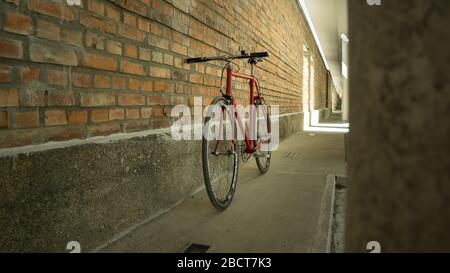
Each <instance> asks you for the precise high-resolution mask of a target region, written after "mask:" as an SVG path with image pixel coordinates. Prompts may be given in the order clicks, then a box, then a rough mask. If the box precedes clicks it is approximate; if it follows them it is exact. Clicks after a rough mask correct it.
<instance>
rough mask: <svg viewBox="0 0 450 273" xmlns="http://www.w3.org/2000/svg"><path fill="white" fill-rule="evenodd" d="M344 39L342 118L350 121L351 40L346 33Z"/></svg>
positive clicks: (342, 37)
mask: <svg viewBox="0 0 450 273" xmlns="http://www.w3.org/2000/svg"><path fill="white" fill-rule="evenodd" d="M341 39H342V53H341V54H342V56H341V58H342V77H341V79H342V120H343V121H348V119H349V108H350V105H349V92H348V62H349V58H348V44H349V40H348V38H347V37H346V36H345V35H342V36H341Z"/></svg>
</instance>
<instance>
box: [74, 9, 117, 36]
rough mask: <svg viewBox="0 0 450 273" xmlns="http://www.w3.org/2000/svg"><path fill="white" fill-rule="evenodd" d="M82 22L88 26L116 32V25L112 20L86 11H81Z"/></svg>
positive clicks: (107, 31) (102, 30)
mask: <svg viewBox="0 0 450 273" xmlns="http://www.w3.org/2000/svg"><path fill="white" fill-rule="evenodd" d="M80 24H82V25H83V26H85V27H87V28H93V29H96V30H99V31H101V32H106V33H115V32H116V26H115V24H113V23H112V22H111V21H110V20H107V19H102V18H98V17H94V16H92V15H90V14H89V13H87V12H84V11H81V12H80Z"/></svg>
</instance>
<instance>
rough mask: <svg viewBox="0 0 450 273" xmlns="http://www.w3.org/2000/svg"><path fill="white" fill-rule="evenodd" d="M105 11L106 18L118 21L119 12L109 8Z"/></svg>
mask: <svg viewBox="0 0 450 273" xmlns="http://www.w3.org/2000/svg"><path fill="white" fill-rule="evenodd" d="M105 10H106V16H107V17H108V18H110V19H113V20H115V21H120V12H119V11H118V10H117V9H115V8H113V7H110V6H106V8H105Z"/></svg>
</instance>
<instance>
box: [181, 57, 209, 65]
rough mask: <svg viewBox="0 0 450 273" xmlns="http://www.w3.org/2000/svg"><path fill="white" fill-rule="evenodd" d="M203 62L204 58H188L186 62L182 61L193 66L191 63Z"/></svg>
mask: <svg viewBox="0 0 450 273" xmlns="http://www.w3.org/2000/svg"><path fill="white" fill-rule="evenodd" d="M203 61H205V58H203V57H201V58H188V59H186V60H184V62H185V63H187V64H193V63H199V62H203Z"/></svg>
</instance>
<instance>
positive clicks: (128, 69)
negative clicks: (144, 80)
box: [120, 60, 145, 76]
mask: <svg viewBox="0 0 450 273" xmlns="http://www.w3.org/2000/svg"><path fill="white" fill-rule="evenodd" d="M120 72H122V73H127V74H134V75H141V76H144V75H145V69H144V66H143V65H141V64H138V63H133V62H129V61H124V60H122V61H121V62H120Z"/></svg>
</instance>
